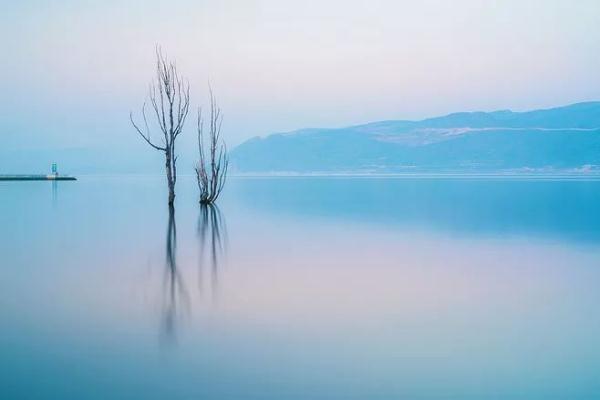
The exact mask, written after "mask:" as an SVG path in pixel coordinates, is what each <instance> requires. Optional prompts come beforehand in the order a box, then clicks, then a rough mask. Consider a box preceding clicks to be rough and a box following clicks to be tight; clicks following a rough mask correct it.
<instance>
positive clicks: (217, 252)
mask: <svg viewBox="0 0 600 400" xmlns="http://www.w3.org/2000/svg"><path fill="white" fill-rule="evenodd" d="M198 238H199V243H200V254H199V258H198V260H199V261H198V262H199V265H198V285H199V288H200V290H201V291H202V289H203V287H204V282H203V276H204V269H205V265H207V266H208V269H209V271H210V286H209V287H210V291H211V294H212V297H213V300H214V299H215V297H216V295H217V288H218V283H219V265H220V263H221V261H222V258H223V256H224V255H225V251H226V248H227V227H226V225H225V219H224V217H223V214H222V213H221V210H219V207H217V206H216V205H215V204H201V205H200V214H199V216H198Z"/></svg>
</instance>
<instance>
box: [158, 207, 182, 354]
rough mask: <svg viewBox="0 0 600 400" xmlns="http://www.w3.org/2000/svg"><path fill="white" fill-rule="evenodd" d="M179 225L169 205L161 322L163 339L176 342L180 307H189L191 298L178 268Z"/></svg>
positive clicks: (173, 209)
mask: <svg viewBox="0 0 600 400" xmlns="http://www.w3.org/2000/svg"><path fill="white" fill-rule="evenodd" d="M176 251H177V226H176V224H175V208H174V207H173V206H169V221H168V224H167V237H166V249H165V254H166V260H165V275H164V290H163V293H164V299H163V312H162V322H161V340H162V341H163V342H168V343H174V342H176V339H177V323H178V321H177V320H178V318H179V315H178V313H179V309H180V308H181V307H189V298H188V294H187V290H186V288H185V284H184V280H183V278H182V276H181V271H179V270H178V268H177V254H176Z"/></svg>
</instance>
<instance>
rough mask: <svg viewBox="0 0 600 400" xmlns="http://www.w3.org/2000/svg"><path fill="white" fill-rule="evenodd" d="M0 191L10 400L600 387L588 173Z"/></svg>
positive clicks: (1, 375) (3, 369)
mask: <svg viewBox="0 0 600 400" xmlns="http://www.w3.org/2000/svg"><path fill="white" fill-rule="evenodd" d="M165 186H166V185H165V183H164V181H163V178H162V177H119V178H115V177H110V178H109V177H106V178H99V177H93V178H92V177H83V178H81V179H80V180H79V181H77V182H58V183H54V184H53V183H50V182H20V183H16V182H11V183H9V182H0V202H1V203H0V237H1V241H0V265H1V267H0V321H1V331H0V397H1V398H2V399H399V398H406V399H549V398H555V399H591V398H600V313H599V312H598V309H599V305H600V290H599V288H600V181H580V180H550V179H545V180H527V179H519V180H516V179H498V178H495V179H489V178H488V179H419V178H412V179H397V178H376V179H366V178H271V179H267V178H261V179H259V178H255V179H251V178H245V179H242V178H233V179H231V180H230V182H229V184H228V186H227V188H226V192H225V193H224V195H223V198H222V199H221V200H220V203H219V208H218V209H216V208H213V209H201V208H200V206H199V205H198V204H197V203H196V195H197V190H196V187H195V183H194V181H193V179H192V178H191V177H181V178H180V179H179V181H178V183H177V189H178V192H177V204H176V207H175V212H174V214H173V215H170V214H169V212H168V207H167V206H166V191H165Z"/></svg>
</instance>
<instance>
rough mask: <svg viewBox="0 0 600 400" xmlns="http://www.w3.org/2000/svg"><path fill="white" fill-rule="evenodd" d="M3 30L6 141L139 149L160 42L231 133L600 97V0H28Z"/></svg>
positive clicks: (12, 6)
mask: <svg viewBox="0 0 600 400" xmlns="http://www.w3.org/2000/svg"><path fill="white" fill-rule="evenodd" d="M0 41H1V43H2V48H3V57H2V62H1V63H0V73H1V75H2V79H0V93H2V95H1V96H0V135H1V136H2V142H3V143H4V149H5V150H6V149H29V148H43V147H47V146H50V147H56V148H62V147H94V146H98V147H108V146H113V145H115V144H117V143H118V144H119V146H120V147H121V148H126V149H139V146H140V145H141V144H140V143H139V140H138V138H136V137H135V134H134V132H133V131H132V130H131V128H130V126H129V122H128V113H129V110H130V109H132V110H134V111H135V110H138V109H139V107H140V106H141V104H142V102H143V100H144V96H145V95H146V92H147V85H148V83H149V81H150V79H151V78H152V72H153V70H152V68H153V56H154V52H153V49H154V46H155V44H157V43H159V44H161V45H162V46H163V48H164V49H165V50H166V51H167V53H168V54H169V55H170V56H172V57H174V58H176V59H177V63H178V66H179V68H180V71H181V73H182V74H183V75H185V76H186V77H187V78H188V79H189V81H190V84H191V86H192V96H193V97H192V102H193V104H194V107H195V106H197V105H200V104H205V103H206V100H207V82H208V81H209V80H210V82H211V83H212V85H213V87H214V88H215V91H216V94H217V96H218V97H219V100H220V103H221V106H222V108H223V109H224V113H225V123H224V133H225V135H226V138H227V139H228V140H229V142H230V144H232V145H235V144H238V143H240V142H241V141H243V140H245V139H247V138H249V137H251V136H255V135H265V134H268V133H272V132H277V131H286V130H293V129H298V128H303V127H317V126H318V127H336V126H345V125H351V124H355V123H362V122H369V121H375V120H383V119H416V118H424V117H429V116H436V115H439V114H446V113H450V112H454V111H467V110H494V109H506V108H510V109H514V110H523V109H531V108H541V107H548V106H554V105H563V104H568V103H573V102H579V101H587V100H599V99H600V1H598V0H576V1H573V0H502V1H492V0H485V1H484V0H454V1H442V0H419V1H416V0H412V1H408V0H368V1H367V0H365V1H362V0H329V1H327V0H321V1H312V0H298V1H296V0H219V1H216V0H213V1H208V0H196V1H185V0H176V1H164V0H162V1H156V0H145V1H130V2H124V1H115V0H103V1H83V0H65V1H52V2H50V1H46V0H39V1H35V0H23V1H19V2H5V4H3V6H2V13H1V14H0ZM189 126H190V127H191V124H190V125H189ZM187 136H188V137H186V138H184V139H183V141H182V145H183V146H184V147H185V146H192V145H193V139H194V137H193V136H194V133H193V131H192V130H191V129H190V130H188V132H187Z"/></svg>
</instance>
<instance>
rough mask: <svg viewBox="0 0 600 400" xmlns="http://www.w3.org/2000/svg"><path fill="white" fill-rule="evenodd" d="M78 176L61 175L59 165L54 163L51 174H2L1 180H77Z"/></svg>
mask: <svg viewBox="0 0 600 400" xmlns="http://www.w3.org/2000/svg"><path fill="white" fill-rule="evenodd" d="M76 180H77V178H75V177H74V176H69V175H60V174H59V173H58V166H57V165H56V163H53V164H52V173H51V174H47V175H45V174H39V175H27V174H16V175H0V181H76Z"/></svg>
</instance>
